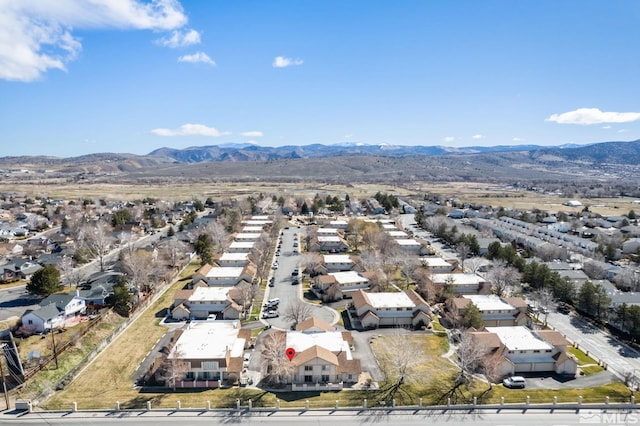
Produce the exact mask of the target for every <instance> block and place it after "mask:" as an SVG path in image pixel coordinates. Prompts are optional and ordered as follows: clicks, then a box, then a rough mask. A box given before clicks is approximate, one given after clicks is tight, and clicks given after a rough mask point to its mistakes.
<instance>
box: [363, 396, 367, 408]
mask: <svg viewBox="0 0 640 426" xmlns="http://www.w3.org/2000/svg"><path fill="white" fill-rule="evenodd" d="M362 408H365V409H366V408H367V398H365V399H364V400H363V401H362Z"/></svg>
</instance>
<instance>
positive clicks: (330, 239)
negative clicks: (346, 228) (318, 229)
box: [318, 235, 340, 243]
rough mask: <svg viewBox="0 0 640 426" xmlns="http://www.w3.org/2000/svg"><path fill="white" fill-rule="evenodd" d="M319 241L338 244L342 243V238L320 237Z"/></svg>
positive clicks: (334, 236)
mask: <svg viewBox="0 0 640 426" xmlns="http://www.w3.org/2000/svg"><path fill="white" fill-rule="evenodd" d="M318 241H319V242H321V243H337V242H339V241H340V237H338V236H337V235H320V236H318Z"/></svg>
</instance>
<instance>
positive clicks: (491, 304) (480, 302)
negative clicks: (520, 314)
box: [462, 294, 515, 312]
mask: <svg viewBox="0 0 640 426" xmlns="http://www.w3.org/2000/svg"><path fill="white" fill-rule="evenodd" d="M462 297H464V298H465V299H469V300H471V302H473V304H474V305H476V306H477V307H478V309H480V311H482V312H485V311H512V310H514V309H515V308H514V307H513V306H511V305H510V304H508V303H507V302H505V301H504V300H502V299H500V298H499V297H498V296H497V295H495V294H483V295H480V294H470V295H464V296H462Z"/></svg>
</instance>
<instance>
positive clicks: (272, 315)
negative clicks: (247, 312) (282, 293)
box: [262, 311, 279, 319]
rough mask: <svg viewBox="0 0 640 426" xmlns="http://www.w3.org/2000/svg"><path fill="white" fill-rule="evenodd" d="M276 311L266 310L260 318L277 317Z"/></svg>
mask: <svg viewBox="0 0 640 426" xmlns="http://www.w3.org/2000/svg"><path fill="white" fill-rule="evenodd" d="M278 316H279V315H278V311H266V312H265V313H263V314H262V318H264V319H267V318H278Z"/></svg>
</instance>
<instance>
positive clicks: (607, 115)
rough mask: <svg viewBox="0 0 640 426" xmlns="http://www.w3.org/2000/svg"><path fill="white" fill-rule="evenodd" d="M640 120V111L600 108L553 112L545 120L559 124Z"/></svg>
mask: <svg viewBox="0 0 640 426" xmlns="http://www.w3.org/2000/svg"><path fill="white" fill-rule="evenodd" d="M636 120H640V112H603V111H600V110H599V109H598V108H578V109H577V110H575V111H569V112H564V113H562V114H552V115H551V116H550V117H549V118H547V119H546V120H545V121H552V122H554V123H558V124H582V125H589V124H600V123H628V122H630V121H636Z"/></svg>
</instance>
